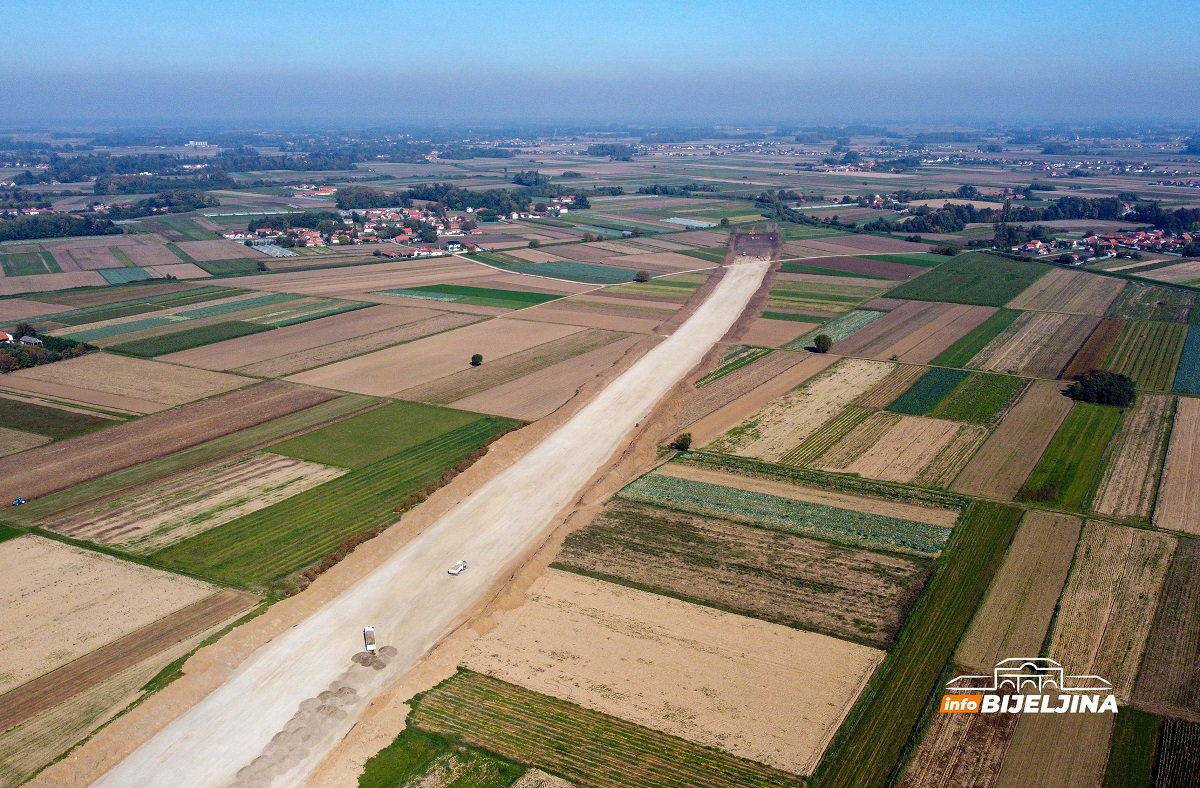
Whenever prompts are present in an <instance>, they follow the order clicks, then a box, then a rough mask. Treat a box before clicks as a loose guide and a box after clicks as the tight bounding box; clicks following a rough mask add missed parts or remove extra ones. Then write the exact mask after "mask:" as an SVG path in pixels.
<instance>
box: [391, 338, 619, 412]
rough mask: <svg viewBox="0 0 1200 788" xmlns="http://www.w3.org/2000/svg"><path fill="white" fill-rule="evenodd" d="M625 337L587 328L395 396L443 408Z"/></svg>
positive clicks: (406, 390) (403, 391)
mask: <svg viewBox="0 0 1200 788" xmlns="http://www.w3.org/2000/svg"><path fill="white" fill-rule="evenodd" d="M628 337H629V335H628V334H619V333H617V332H615V331H604V330H602V329H598V328H589V329H585V330H583V331H577V332H575V333H573V334H568V335H567V336H565V337H561V338H559V339H552V340H550V341H549V342H544V343H542V344H540V345H537V346H535V347H532V348H529V349H528V350H521V351H519V352H516V353H512V354H510V355H507V356H504V357H503V358H501V359H498V360H496V361H493V362H491V363H485V364H484V365H482V366H480V367H471V366H466V368H465V369H463V370H462V371H460V372H455V373H454V374H452V375H447V376H445V377H442V378H438V379H437V380H432V381H430V382H428V383H424V384H422V385H420V386H414V387H412V388H408V389H403V390H401V391H399V392H397V393H396V396H398V397H400V398H401V399H406V400H411V401H414V402H433V403H438V404H441V405H445V404H448V403H451V402H454V401H455V400H459V399H465V398H467V397H470V396H473V395H475V394H480V393H483V392H485V391H488V390H489V389H492V388H494V387H495V386H499V385H502V384H504V383H511V382H512V381H514V380H516V379H518V378H521V377H524V376H525V375H529V374H532V373H534V372H537V371H539V370H542V369H545V368H546V367H550V366H553V365H555V364H558V363H560V362H563V361H566V360H568V359H571V358H574V357H575V356H580V355H583V354H584V353H587V352H590V351H592V350H596V349H597V348H602V347H604V346H605V345H608V344H611V343H613V342H616V341H618V340H621V339H627V338H628Z"/></svg>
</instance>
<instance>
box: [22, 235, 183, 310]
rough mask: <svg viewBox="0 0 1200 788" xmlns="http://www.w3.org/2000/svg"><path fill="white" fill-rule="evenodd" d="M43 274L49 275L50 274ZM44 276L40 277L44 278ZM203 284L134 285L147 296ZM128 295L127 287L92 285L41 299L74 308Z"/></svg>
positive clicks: (175, 291) (104, 302) (103, 302)
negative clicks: (84, 288)
mask: <svg viewBox="0 0 1200 788" xmlns="http://www.w3.org/2000/svg"><path fill="white" fill-rule="evenodd" d="M129 237H133V236H129ZM44 276H50V274H46V275H44ZM44 276H43V277H40V278H44ZM205 286H206V284H202V283H199V282H141V283H139V284H138V285H137V286H136V287H137V295H138V296H141V297H142V298H148V297H150V296H157V295H164V294H166V293H181V292H184V291H186V290H194V289H196V288H198V287H205ZM130 295H131V293H130V288H128V287H93V288H88V289H86V290H76V291H75V292H73V293H54V294H52V295H49V296H47V297H45V298H44V299H42V300H44V301H52V302H53V303H55V304H67V305H68V306H69V307H70V308H72V309H75V308H79V307H85V306H99V305H101V304H111V303H113V302H115V301H125V300H127V299H128V298H130Z"/></svg>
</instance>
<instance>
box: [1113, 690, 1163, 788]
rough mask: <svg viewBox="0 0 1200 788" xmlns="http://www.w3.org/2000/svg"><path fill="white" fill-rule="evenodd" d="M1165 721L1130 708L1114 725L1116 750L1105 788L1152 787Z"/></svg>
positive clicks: (1125, 710) (1120, 715)
mask: <svg viewBox="0 0 1200 788" xmlns="http://www.w3.org/2000/svg"><path fill="white" fill-rule="evenodd" d="M1161 727H1162V719H1161V718H1159V717H1157V716H1155V715H1154V714H1147V713H1146V712H1144V711H1138V710H1137V709H1134V708H1131V707H1129V706H1126V707H1124V708H1122V709H1121V711H1120V713H1118V714H1117V719H1116V722H1115V723H1114V724H1113V735H1112V749H1111V750H1109V754H1108V768H1107V770H1106V771H1105V772H1104V788H1143V786H1147V785H1150V784H1151V779H1150V778H1151V777H1152V774H1153V771H1154V756H1155V753H1156V752H1157V751H1158V733H1159V729H1160V728H1161Z"/></svg>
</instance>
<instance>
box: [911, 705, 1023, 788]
mask: <svg viewBox="0 0 1200 788" xmlns="http://www.w3.org/2000/svg"><path fill="white" fill-rule="evenodd" d="M1018 719H1019V715H1016V714H934V715H933V721H932V722H931V723H930V725H929V730H927V731H926V732H925V735H924V737H923V738H922V739H921V745H920V746H919V747H918V748H917V751H916V753H915V754H914V755H913V758H912V762H911V763H909V765H908V769H907V770H906V771H905V773H904V779H903V780H902V781H901V782H900V785H901V787H902V788H954V786H960V785H972V786H981V787H982V786H992V785H994V784H995V782H996V779H997V777H998V776H999V774H1000V767H1001V764H1002V763H1003V762H1004V756H1005V754H1006V753H1007V751H1008V743H1009V741H1010V740H1011V739H1012V736H1013V733H1014V732H1015V731H1016V729H1017V720H1018Z"/></svg>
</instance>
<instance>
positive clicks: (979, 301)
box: [889, 252, 1050, 306]
mask: <svg viewBox="0 0 1200 788" xmlns="http://www.w3.org/2000/svg"><path fill="white" fill-rule="evenodd" d="M1049 270H1050V269H1049V268H1047V267H1046V266H1042V265H1038V264H1036V263H1023V262H1020V261H1017V260H1008V259H1005V258H1002V257H997V256H995V255H990V254H985V253H981V252H968V253H966V254H961V255H958V256H957V257H954V258H952V259H951V260H948V261H947V262H945V263H942V264H941V265H940V266H938V267H937V268H934V269H932V270H930V271H927V272H925V273H924V274H921V276H919V277H917V278H916V279H913V280H912V281H909V282H905V283H904V284H902V285H900V286H899V287H897V288H896V289H894V290H892V291H891V292H890V293H889V295H890V296H891V297H893V298H909V299H912V300H914V301H949V302H951V303H955V304H975V305H978V306H1004V305H1005V304H1006V303H1008V302H1009V301H1011V300H1012V299H1013V298H1015V297H1016V296H1017V295H1018V294H1020V293H1021V291H1023V290H1025V288H1027V287H1029V286H1030V285H1032V284H1033V283H1034V282H1035V281H1037V279H1038V278H1039V277H1041V276H1042V275H1043V274H1045V273H1046V272H1047V271H1049Z"/></svg>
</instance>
